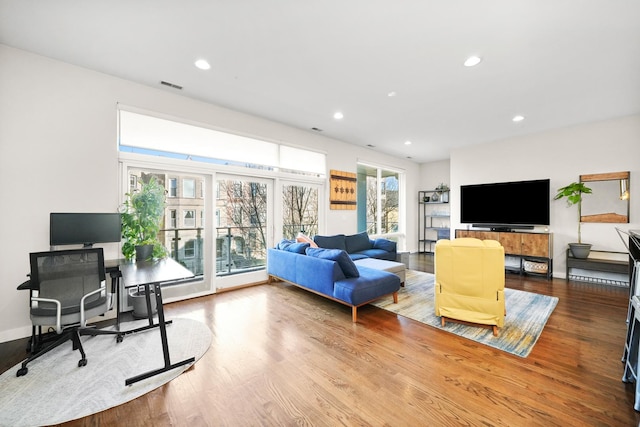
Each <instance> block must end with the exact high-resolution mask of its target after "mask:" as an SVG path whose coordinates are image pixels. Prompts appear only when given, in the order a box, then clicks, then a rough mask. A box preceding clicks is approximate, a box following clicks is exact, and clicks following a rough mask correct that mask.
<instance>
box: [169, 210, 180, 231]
mask: <svg viewBox="0 0 640 427" xmlns="http://www.w3.org/2000/svg"><path fill="white" fill-rule="evenodd" d="M177 226H178V221H177V211H176V210H175V209H171V210H170V211H169V227H170V228H177Z"/></svg>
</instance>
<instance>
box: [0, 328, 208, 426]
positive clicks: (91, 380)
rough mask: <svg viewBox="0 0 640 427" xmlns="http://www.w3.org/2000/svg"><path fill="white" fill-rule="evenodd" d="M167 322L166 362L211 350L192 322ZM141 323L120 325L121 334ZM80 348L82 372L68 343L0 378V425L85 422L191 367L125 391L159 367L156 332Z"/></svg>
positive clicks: (88, 341)
mask: <svg viewBox="0 0 640 427" xmlns="http://www.w3.org/2000/svg"><path fill="white" fill-rule="evenodd" d="M172 320H173V323H172V324H171V325H167V339H168V342H169V354H170V356H171V362H172V363H175V362H178V361H181V360H184V359H187V358H189V357H191V356H194V357H195V358H196V361H197V360H198V359H200V357H202V356H203V355H204V353H205V352H206V351H207V350H208V349H209V346H210V345H211V339H212V334H211V331H210V330H209V328H208V327H207V326H206V325H205V324H203V323H202V322H198V321H195V320H191V319H172ZM145 322H147V321H146V320H141V321H137V322H125V323H123V324H122V326H123V327H122V329H123V330H126V329H133V328H134V327H136V326H141V325H144V324H145ZM82 344H83V347H84V350H85V352H86V353H87V361H88V363H87V365H86V366H84V367H82V368H79V367H78V360H80V353H79V352H78V351H73V350H72V349H71V341H69V342H68V343H65V344H63V345H61V346H60V347H58V348H56V349H55V350H52V351H51V352H50V353H48V354H47V355H44V356H42V357H40V358H39V359H36V360H34V361H33V362H31V363H29V365H28V368H29V372H28V373H27V375H25V376H23V377H16V372H17V370H18V368H19V367H20V366H21V364H18V365H16V366H14V367H13V368H11V369H9V370H8V371H6V372H4V373H3V374H2V375H1V376H0V408H2V410H0V426H12V427H17V426H39V425H51V424H59V423H63V422H66V421H70V420H74V419H77V418H81V417H85V416H87V415H90V414H94V413H96V412H100V411H104V410H105V409H109V408H111V407H114V406H117V405H121V404H123V403H125V402H128V401H130V400H133V399H135V398H136V397H139V396H141V395H143V394H145V393H148V392H150V391H152V390H154V389H156V388H158V387H160V386H161V385H163V384H165V383H167V382H169V381H171V380H172V379H174V378H176V377H177V376H178V375H180V374H181V373H182V372H184V371H185V370H187V369H188V368H189V367H190V366H192V364H188V365H185V366H181V367H178V368H176V369H172V370H170V371H168V372H164V373H162V374H159V375H156V376H154V377H151V378H148V379H146V380H143V381H140V382H137V383H134V384H132V385H131V386H125V384H124V381H125V379H127V378H130V377H132V376H135V375H138V374H141V373H143V372H147V371H149V370H152V369H157V368H160V367H162V366H163V365H164V358H163V355H162V345H161V342H160V331H159V330H158V329H157V328H156V329H152V330H149V331H146V332H140V333H137V334H132V335H127V336H126V337H125V338H124V341H122V342H121V343H117V344H116V341H115V337H114V336H113V335H102V336H100V335H98V336H95V337H82Z"/></svg>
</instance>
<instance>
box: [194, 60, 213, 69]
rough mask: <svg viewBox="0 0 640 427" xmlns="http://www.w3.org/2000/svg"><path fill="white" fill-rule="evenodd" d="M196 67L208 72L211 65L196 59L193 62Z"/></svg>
mask: <svg viewBox="0 0 640 427" xmlns="http://www.w3.org/2000/svg"><path fill="white" fill-rule="evenodd" d="M195 65H196V67H198V68H200V69H201V70H208V69H210V68H211V65H209V63H208V62H207V60H206V59H198V60H197V61H196V62H195Z"/></svg>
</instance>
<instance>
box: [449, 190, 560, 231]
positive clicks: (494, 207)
mask: <svg viewBox="0 0 640 427" xmlns="http://www.w3.org/2000/svg"><path fill="white" fill-rule="evenodd" d="M550 201H551V199H550V193H549V180H548V179H539V180H533V181H515V182H496V183H491V184H475V185H462V186H460V222H461V223H463V224H473V226H474V227H483V228H491V229H493V230H512V229H532V228H533V227H534V226H536V225H550V224H549V216H550V215H549V208H550V206H549V205H550Z"/></svg>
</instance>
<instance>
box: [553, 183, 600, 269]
mask: <svg viewBox="0 0 640 427" xmlns="http://www.w3.org/2000/svg"><path fill="white" fill-rule="evenodd" d="M591 192H592V190H591V188H589V187H587V186H586V185H584V183H582V182H572V183H571V184H569V185H567V186H565V187H562V188H558V194H556V196H555V197H554V198H553V200H558V199H562V198H565V199H566V200H567V206H573V205H578V242H577V243H569V249H570V250H571V253H572V254H573V256H574V257H575V258H586V257H588V256H589V252H590V251H591V246H592V245H591V244H590V243H582V234H581V228H580V226H581V224H582V221H581V218H582V216H581V209H580V207H581V206H580V203H581V202H582V195H583V194H591Z"/></svg>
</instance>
